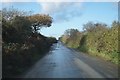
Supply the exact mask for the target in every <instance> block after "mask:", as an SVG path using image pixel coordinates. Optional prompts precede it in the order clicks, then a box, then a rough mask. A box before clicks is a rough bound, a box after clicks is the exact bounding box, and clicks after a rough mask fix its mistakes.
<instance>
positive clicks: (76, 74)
mask: <svg viewBox="0 0 120 80" xmlns="http://www.w3.org/2000/svg"><path fill="white" fill-rule="evenodd" d="M24 77H25V78H117V77H118V69H117V65H114V64H112V63H110V62H107V61H104V60H101V59H99V58H97V57H92V56H90V55H87V54H85V53H80V52H77V51H75V50H73V49H69V48H67V47H65V46H64V45H63V44H62V43H61V42H58V43H57V44H54V45H53V46H52V50H51V51H50V52H49V53H48V54H47V55H46V56H44V57H43V58H42V59H40V60H39V61H38V62H37V63H36V64H35V65H34V66H33V67H32V68H31V69H30V70H29V71H28V72H27V73H26V75H25V76H24Z"/></svg>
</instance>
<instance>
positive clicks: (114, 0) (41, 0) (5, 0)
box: [0, 0, 119, 2]
mask: <svg viewBox="0 0 120 80" xmlns="http://www.w3.org/2000/svg"><path fill="white" fill-rule="evenodd" d="M0 2H119V0H0Z"/></svg>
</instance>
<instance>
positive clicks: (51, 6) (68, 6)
mask: <svg viewBox="0 0 120 80" xmlns="http://www.w3.org/2000/svg"><path fill="white" fill-rule="evenodd" d="M40 5H41V8H42V10H41V12H42V13H46V14H50V15H52V17H53V18H54V20H55V21H56V20H57V21H67V20H69V19H70V18H71V17H77V16H80V15H81V9H82V7H81V5H82V4H81V2H79V3H77V2H73V3H70V2H50V3H47V2H46V3H45V2H40Z"/></svg>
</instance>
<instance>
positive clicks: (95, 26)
mask: <svg viewBox="0 0 120 80" xmlns="http://www.w3.org/2000/svg"><path fill="white" fill-rule="evenodd" d="M119 27H120V23H119V22H118V21H114V22H113V23H112V25H111V26H109V27H108V26H107V25H106V24H104V23H93V22H88V23H87V24H84V25H83V31H78V30H77V29H68V30H66V31H65V33H64V34H63V35H62V36H61V37H60V38H59V39H60V40H61V41H62V42H63V43H64V44H66V45H67V46H68V47H71V48H75V49H78V50H80V51H82V52H85V53H89V54H91V55H96V56H101V57H103V58H104V59H106V60H109V61H111V62H114V63H116V64H118V62H119V61H118V58H119V56H118V54H119V45H118V42H119V38H118V36H119V34H118V31H119V29H118V28H119Z"/></svg>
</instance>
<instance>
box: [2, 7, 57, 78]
mask: <svg viewBox="0 0 120 80" xmlns="http://www.w3.org/2000/svg"><path fill="white" fill-rule="evenodd" d="M0 12H1V15H2V16H1V19H2V59H3V67H2V68H3V72H2V73H3V74H2V76H3V78H5V77H15V76H17V75H20V74H21V73H23V72H24V70H26V69H27V68H29V66H30V65H32V64H33V63H34V62H35V61H36V60H38V59H39V58H40V57H42V56H43V55H44V54H45V53H46V52H47V51H49V49H50V46H51V45H52V44H53V43H55V42H57V41H56V38H54V37H45V36H43V35H41V34H40V32H39V30H40V29H41V28H42V27H50V26H51V24H52V17H51V16H49V15H46V14H33V15H30V14H29V12H24V11H20V10H17V9H14V8H10V9H6V8H4V9H2V10H1V11H0Z"/></svg>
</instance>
